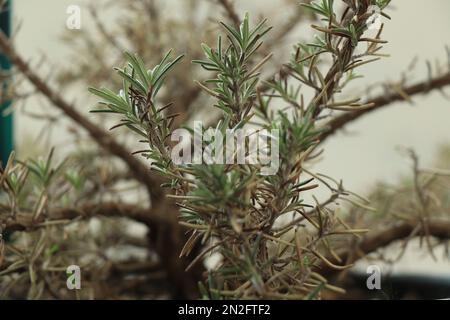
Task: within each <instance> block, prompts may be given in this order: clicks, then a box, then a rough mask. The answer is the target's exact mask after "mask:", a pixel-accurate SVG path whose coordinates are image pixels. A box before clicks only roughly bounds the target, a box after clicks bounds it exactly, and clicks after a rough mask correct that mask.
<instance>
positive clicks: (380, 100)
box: [320, 73, 450, 143]
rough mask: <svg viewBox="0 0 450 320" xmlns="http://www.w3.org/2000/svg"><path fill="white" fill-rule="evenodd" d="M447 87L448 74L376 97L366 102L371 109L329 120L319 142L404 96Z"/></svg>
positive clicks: (449, 74)
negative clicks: (370, 105)
mask: <svg viewBox="0 0 450 320" xmlns="http://www.w3.org/2000/svg"><path fill="white" fill-rule="evenodd" d="M449 85H450V73H447V74H445V75H442V76H439V77H437V78H434V79H431V80H429V81H424V82H421V83H418V84H415V85H412V86H409V87H405V88H402V89H401V92H395V93H391V94H388V95H386V94H382V95H380V96H378V97H376V98H375V99H372V100H371V101H368V102H367V104H370V103H372V104H373V105H374V106H373V107H372V108H368V109H363V110H358V111H353V112H347V113H344V114H342V115H340V116H337V117H336V118H334V119H332V120H330V121H329V122H328V124H327V125H326V127H328V128H327V130H326V131H325V132H324V133H322V135H321V136H320V142H321V143H323V142H324V141H325V140H326V139H327V138H329V137H330V136H331V135H333V134H334V133H335V132H336V131H338V130H339V129H341V128H343V127H344V126H345V125H347V124H348V123H349V122H352V121H353V120H356V119H359V118H361V117H362V116H364V115H366V114H369V113H370V112H373V111H375V110H378V109H381V108H382V107H385V106H387V105H390V104H391V103H394V102H397V101H403V100H405V95H406V96H413V95H417V94H425V93H428V92H430V91H432V90H439V89H442V88H443V87H446V86H449Z"/></svg>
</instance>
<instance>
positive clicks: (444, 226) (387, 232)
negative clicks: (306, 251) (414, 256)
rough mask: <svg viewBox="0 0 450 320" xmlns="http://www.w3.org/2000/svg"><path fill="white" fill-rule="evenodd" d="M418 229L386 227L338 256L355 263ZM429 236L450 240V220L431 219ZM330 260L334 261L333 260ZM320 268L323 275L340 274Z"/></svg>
mask: <svg viewBox="0 0 450 320" xmlns="http://www.w3.org/2000/svg"><path fill="white" fill-rule="evenodd" d="M416 228H417V223H413V222H401V223H397V224H394V225H392V226H384V228H383V229H381V230H373V231H371V232H370V233H368V234H367V235H366V236H364V237H363V238H362V239H361V240H360V241H359V243H357V245H356V247H355V248H351V249H348V250H345V251H342V252H340V253H338V255H339V257H340V258H341V259H342V261H345V262H346V264H350V263H353V262H355V261H357V260H359V259H361V258H363V257H365V256H366V255H368V254H370V253H372V252H375V251H376V250H378V249H382V248H385V247H386V246H388V245H390V244H391V243H393V242H394V241H397V240H402V239H405V238H408V237H409V236H410V235H411V234H412V233H413V232H414V231H415V229H416ZM421 234H425V231H422V232H419V233H418V234H417V235H416V236H420V235H421ZM427 234H428V235H430V236H433V237H436V238H439V239H446V240H448V239H450V220H448V219H447V220H445V219H438V218H434V219H430V220H429V221H428V230H427ZM330 259H331V260H332V258H330ZM320 267H321V273H322V274H326V273H336V272H339V270H334V269H331V268H329V267H328V266H327V265H325V264H323V265H321V266H320Z"/></svg>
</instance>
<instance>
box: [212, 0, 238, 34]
mask: <svg viewBox="0 0 450 320" xmlns="http://www.w3.org/2000/svg"><path fill="white" fill-rule="evenodd" d="M217 1H218V2H219V4H220V5H222V7H223V8H224V9H225V11H226V12H227V14H228V17H229V18H230V20H231V21H233V24H234V25H235V26H236V27H239V26H240V24H241V19H239V15H238V14H237V12H236V9H235V8H234V5H233V3H232V2H231V1H230V0H217Z"/></svg>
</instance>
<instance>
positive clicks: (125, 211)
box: [3, 202, 169, 232]
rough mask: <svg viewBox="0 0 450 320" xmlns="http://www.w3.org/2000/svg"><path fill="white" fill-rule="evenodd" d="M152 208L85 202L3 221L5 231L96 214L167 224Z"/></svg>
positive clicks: (20, 229) (94, 215)
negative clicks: (36, 215)
mask: <svg viewBox="0 0 450 320" xmlns="http://www.w3.org/2000/svg"><path fill="white" fill-rule="evenodd" d="M151 211H152V210H151V209H143V208H139V207H137V206H134V205H129V204H121V203H113V202H108V203H100V204H83V205H80V206H79V207H77V208H56V209H53V210H51V211H50V212H49V213H48V215H47V217H42V218H41V219H39V220H33V214H27V213H22V214H20V213H19V214H18V215H17V216H16V217H15V218H9V219H7V220H6V221H4V222H3V224H4V228H3V231H6V232H14V231H32V230H35V229H38V228H41V227H43V226H44V225H48V224H52V223H57V222H59V221H65V220H75V219H89V218H92V217H96V216H104V217H125V218H130V219H133V220H136V221H138V222H142V223H144V224H146V225H148V226H154V225H161V224H167V223H168V222H169V221H168V220H163V219H161V218H160V217H159V216H158V215H153V214H152V212H151Z"/></svg>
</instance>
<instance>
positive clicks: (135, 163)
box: [0, 32, 162, 199]
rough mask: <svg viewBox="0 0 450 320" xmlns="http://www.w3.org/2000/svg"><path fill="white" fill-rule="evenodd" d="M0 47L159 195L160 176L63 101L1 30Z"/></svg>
mask: <svg viewBox="0 0 450 320" xmlns="http://www.w3.org/2000/svg"><path fill="white" fill-rule="evenodd" d="M0 50H1V51H2V52H3V53H4V54H5V55H6V56H8V58H9V59H10V60H11V62H12V63H13V64H14V65H15V66H16V67H17V68H18V70H19V71H20V72H21V73H23V74H24V76H25V77H26V78H27V79H28V80H29V81H30V82H31V83H32V84H33V85H34V86H35V87H36V89H37V90H38V91H39V92H40V93H41V94H43V95H44V96H45V97H47V99H48V100H50V102H52V103H53V105H54V106H55V107H56V108H58V109H60V110H61V111H63V112H64V113H65V114H66V115H67V116H68V117H69V118H71V119H72V120H73V121H74V122H76V123H77V124H78V125H80V126H81V127H83V128H84V129H85V130H86V131H87V132H88V133H89V134H90V136H91V137H92V138H93V139H94V141H95V142H97V143H98V144H99V145H100V146H101V147H102V148H104V149H105V150H107V151H108V152H110V153H111V154H113V155H115V156H117V157H119V158H120V159H122V160H123V161H124V162H125V163H126V164H127V166H128V168H129V170H130V172H132V173H133V176H134V177H135V178H136V180H138V181H140V182H141V183H143V184H144V185H145V187H146V188H147V190H148V191H149V193H150V194H151V195H152V196H153V197H154V198H155V199H156V198H161V197H162V190H161V188H160V184H161V183H162V179H161V178H160V177H158V176H156V175H154V174H152V173H151V172H150V169H149V168H148V167H147V166H146V165H144V164H143V163H142V162H141V161H139V160H138V159H137V158H135V157H134V156H133V155H132V154H131V153H130V152H129V150H127V149H126V148H125V147H124V146H122V145H121V144H119V143H118V142H117V141H116V140H115V139H114V138H113V136H112V135H111V134H109V133H108V132H106V131H105V130H103V129H101V128H99V127H98V126H97V125H96V124H95V123H93V122H91V121H90V120H89V119H87V118H86V117H84V116H83V115H82V114H81V113H79V112H78V111H77V110H76V109H75V107H74V106H73V105H71V104H69V103H68V102H66V101H65V100H64V99H63V98H62V97H61V96H60V95H59V94H58V93H57V92H55V91H54V90H52V89H51V88H50V87H49V86H48V85H47V83H45V81H44V80H42V79H41V78H40V77H39V76H38V75H37V74H35V73H34V72H33V71H32V70H31V69H30V67H29V65H28V63H26V62H25V61H24V59H23V58H22V57H20V56H19V55H18V54H17V53H16V51H15V50H14V48H13V47H12V46H11V44H10V42H9V41H8V39H7V38H6V36H5V35H4V33H3V32H1V33H0Z"/></svg>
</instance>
